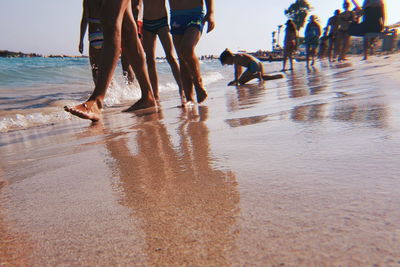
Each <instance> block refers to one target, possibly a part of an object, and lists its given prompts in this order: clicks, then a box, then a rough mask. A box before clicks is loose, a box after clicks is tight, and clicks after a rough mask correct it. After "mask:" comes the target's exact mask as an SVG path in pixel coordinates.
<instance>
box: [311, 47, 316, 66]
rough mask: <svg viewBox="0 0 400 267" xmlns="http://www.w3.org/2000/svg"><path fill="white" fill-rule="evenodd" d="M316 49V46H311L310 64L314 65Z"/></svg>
mask: <svg viewBox="0 0 400 267" xmlns="http://www.w3.org/2000/svg"><path fill="white" fill-rule="evenodd" d="M316 50H317V48H316V47H312V48H311V58H312V61H311V66H314V63H315V55H316Z"/></svg>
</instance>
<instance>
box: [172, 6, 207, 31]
mask: <svg viewBox="0 0 400 267" xmlns="http://www.w3.org/2000/svg"><path fill="white" fill-rule="evenodd" d="M204 16H205V14H204V10H203V7H201V6H200V7H197V8H193V9H185V10H171V23H170V25H171V34H173V35H183V34H185V31H186V30H187V29H188V28H190V27H195V28H197V29H199V31H200V32H201V33H202V32H203V28H204V23H203V19H204Z"/></svg>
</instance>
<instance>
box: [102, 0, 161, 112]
mask: <svg viewBox="0 0 400 267" xmlns="http://www.w3.org/2000/svg"><path fill="white" fill-rule="evenodd" d="M109 1H111V0H109ZM124 1H125V0H124ZM128 2H129V3H130V1H128ZM122 26H123V27H122V37H123V38H122V41H123V42H122V45H123V46H124V49H125V51H126V53H127V55H128V58H129V63H130V65H131V66H132V68H133V70H134V71H135V74H136V78H137V80H138V82H139V85H140V90H141V92H142V97H141V98H140V99H139V101H138V102H136V103H135V104H134V105H133V106H131V107H130V108H128V109H127V110H125V111H135V110H139V109H145V108H150V107H155V106H156V101H155V99H154V95H153V91H152V88H151V84H150V79H149V75H148V73H147V66H146V59H145V53H144V51H143V47H142V43H141V41H140V39H139V37H138V32H137V26H136V22H135V20H134V18H133V14H132V9H131V8H128V9H126V12H125V14H124V17H123V25H122Z"/></svg>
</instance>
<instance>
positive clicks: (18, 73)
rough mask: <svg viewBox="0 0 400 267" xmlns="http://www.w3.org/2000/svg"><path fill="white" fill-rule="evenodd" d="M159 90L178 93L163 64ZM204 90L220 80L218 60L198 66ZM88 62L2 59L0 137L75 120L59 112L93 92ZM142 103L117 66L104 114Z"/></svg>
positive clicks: (0, 63) (138, 91)
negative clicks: (118, 107)
mask: <svg viewBox="0 0 400 267" xmlns="http://www.w3.org/2000/svg"><path fill="white" fill-rule="evenodd" d="M157 63H158V64H157V68H158V75H159V90H160V92H161V96H162V95H163V93H164V92H165V93H167V92H174V93H175V92H176V95H177V97H178V96H179V95H178V86H177V85H176V83H175V80H174V78H173V76H172V73H171V69H170V67H169V65H168V63H167V62H166V61H165V60H159V61H158V62H157ZM201 68H202V73H203V80H204V82H205V85H206V86H207V85H209V84H211V83H213V82H216V81H218V80H221V79H223V76H224V74H223V73H222V72H223V71H225V70H224V69H222V68H221V67H220V63H219V62H218V61H216V60H205V61H201ZM93 88H94V84H93V80H92V74H91V69H90V65H89V60H88V59H87V58H0V132H8V131H13V130H20V129H25V128H30V127H38V126H42V125H48V124H54V123H60V122H62V121H67V120H74V119H76V118H74V117H73V116H72V115H70V114H69V113H67V112H65V111H64V110H63V107H64V106H66V105H67V106H72V105H76V104H79V103H81V102H82V101H85V100H87V98H88V97H89V96H90V94H91V92H92V91H93ZM139 98H140V88H139V85H138V84H137V81H135V83H134V84H132V85H128V84H127V82H126V79H125V78H124V77H123V75H122V71H121V68H120V66H118V67H117V70H116V72H115V75H114V80H113V82H112V84H111V85H110V88H109V89H108V91H107V95H106V98H105V106H106V108H107V107H109V106H114V105H132V104H133V103H134V102H135V101H137V100H138V99H139Z"/></svg>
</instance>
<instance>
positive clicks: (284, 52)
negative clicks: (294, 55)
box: [282, 49, 288, 71]
mask: <svg viewBox="0 0 400 267" xmlns="http://www.w3.org/2000/svg"><path fill="white" fill-rule="evenodd" d="M287 58H288V56H287V51H286V49H285V50H284V51H283V66H282V71H286V61H287Z"/></svg>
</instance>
